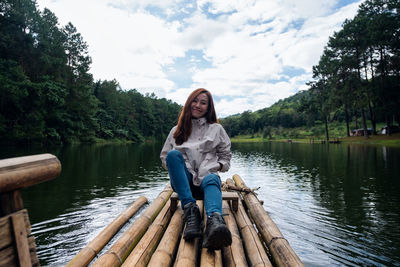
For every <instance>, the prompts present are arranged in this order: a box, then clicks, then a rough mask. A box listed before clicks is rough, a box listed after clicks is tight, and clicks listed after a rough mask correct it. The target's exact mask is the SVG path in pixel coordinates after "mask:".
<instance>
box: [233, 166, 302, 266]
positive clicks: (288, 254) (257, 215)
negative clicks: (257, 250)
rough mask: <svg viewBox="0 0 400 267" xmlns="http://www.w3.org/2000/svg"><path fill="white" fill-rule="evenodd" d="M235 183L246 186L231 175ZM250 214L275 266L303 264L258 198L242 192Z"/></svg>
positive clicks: (238, 178)
mask: <svg viewBox="0 0 400 267" xmlns="http://www.w3.org/2000/svg"><path fill="white" fill-rule="evenodd" d="M233 179H234V180H235V183H236V185H237V186H239V187H247V186H246V184H245V183H244V182H243V180H242V178H241V177H240V176H239V175H237V174H235V175H233ZM243 197H244V200H245V202H246V205H247V207H248V209H249V211H250V214H251V216H252V218H253V220H254V222H255V224H256V225H257V228H258V231H259V233H260V234H261V236H262V238H263V240H264V242H265V243H266V244H267V246H268V249H269V251H270V252H271V255H272V258H273V259H274V261H275V263H276V265H277V266H304V264H303V263H302V262H301V260H300V258H299V257H298V256H297V254H296V253H295V252H294V250H293V249H292V248H291V247H290V245H289V242H288V241H287V240H286V239H285V238H284V237H283V235H282V233H281V231H279V229H278V227H277V226H276V224H275V223H274V222H273V221H272V219H271V218H270V217H269V215H268V214H267V212H266V211H265V209H264V208H263V206H262V205H261V204H260V202H259V200H258V198H257V197H256V196H255V195H254V194H253V193H247V194H243Z"/></svg>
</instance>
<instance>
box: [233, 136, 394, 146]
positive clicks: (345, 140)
mask: <svg viewBox="0 0 400 267" xmlns="http://www.w3.org/2000/svg"><path fill="white" fill-rule="evenodd" d="M311 140H313V142H312V141H311ZM330 141H339V143H342V144H361V145H380V146H391V147H400V133H396V134H393V135H390V136H386V135H372V136H370V137H369V138H368V139H367V138H365V137H364V136H351V137H342V138H336V137H333V138H330ZM231 142H232V143H260V142H262V143H264V142H283V143H302V144H311V143H314V144H318V143H319V144H321V143H323V142H325V139H323V138H279V139H267V138H262V137H253V138H251V137H248V136H239V137H232V138H231Z"/></svg>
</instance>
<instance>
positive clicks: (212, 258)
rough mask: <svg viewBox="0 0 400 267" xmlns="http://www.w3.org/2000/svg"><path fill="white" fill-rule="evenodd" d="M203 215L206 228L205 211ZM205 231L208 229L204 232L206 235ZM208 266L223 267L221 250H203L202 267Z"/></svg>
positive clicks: (201, 256) (201, 255)
mask: <svg viewBox="0 0 400 267" xmlns="http://www.w3.org/2000/svg"><path fill="white" fill-rule="evenodd" d="M225 202H226V201H225ZM203 203H204V202H203ZM203 214H204V217H203V222H204V226H206V225H207V215H206V211H205V209H204V211H203ZM205 231H206V227H204V230H203V232H204V234H205ZM208 266H214V267H222V253H221V250H209V249H207V248H202V249H201V254H200V267H208Z"/></svg>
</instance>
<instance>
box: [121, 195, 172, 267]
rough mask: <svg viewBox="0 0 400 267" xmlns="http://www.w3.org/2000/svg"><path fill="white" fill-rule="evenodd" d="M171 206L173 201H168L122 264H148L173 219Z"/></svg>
mask: <svg viewBox="0 0 400 267" xmlns="http://www.w3.org/2000/svg"><path fill="white" fill-rule="evenodd" d="M170 207H171V201H168V202H167V204H166V205H165V206H164V208H163V209H162V210H161V212H160V213H159V214H158V216H157V218H156V219H155V220H154V222H153V223H152V224H151V225H150V227H149V229H147V231H146V233H145V235H144V236H143V237H142V239H140V241H139V243H138V244H137V245H136V247H135V248H134V249H133V250H132V252H131V254H129V256H128V258H127V259H126V260H125V262H124V263H123V264H122V266H124V267H127V266H135V267H144V266H146V265H147V263H148V262H149V260H150V257H151V254H152V253H153V252H154V250H155V249H156V247H157V245H158V242H159V241H160V239H161V237H162V235H163V233H164V231H165V229H166V228H167V225H168V223H169V221H170V219H171V216H172V213H171V208H170Z"/></svg>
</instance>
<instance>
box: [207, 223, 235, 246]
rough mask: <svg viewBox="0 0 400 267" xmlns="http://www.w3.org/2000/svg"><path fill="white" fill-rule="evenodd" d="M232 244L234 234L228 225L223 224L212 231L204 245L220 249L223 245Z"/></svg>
mask: <svg viewBox="0 0 400 267" xmlns="http://www.w3.org/2000/svg"><path fill="white" fill-rule="evenodd" d="M231 244H232V235H231V232H230V231H229V229H228V227H226V226H225V225H221V226H220V227H218V228H216V229H214V231H212V232H211V233H210V234H209V236H208V238H207V240H206V242H205V244H203V247H205V248H208V249H211V250H219V249H222V248H223V247H227V246H230V245H231Z"/></svg>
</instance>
